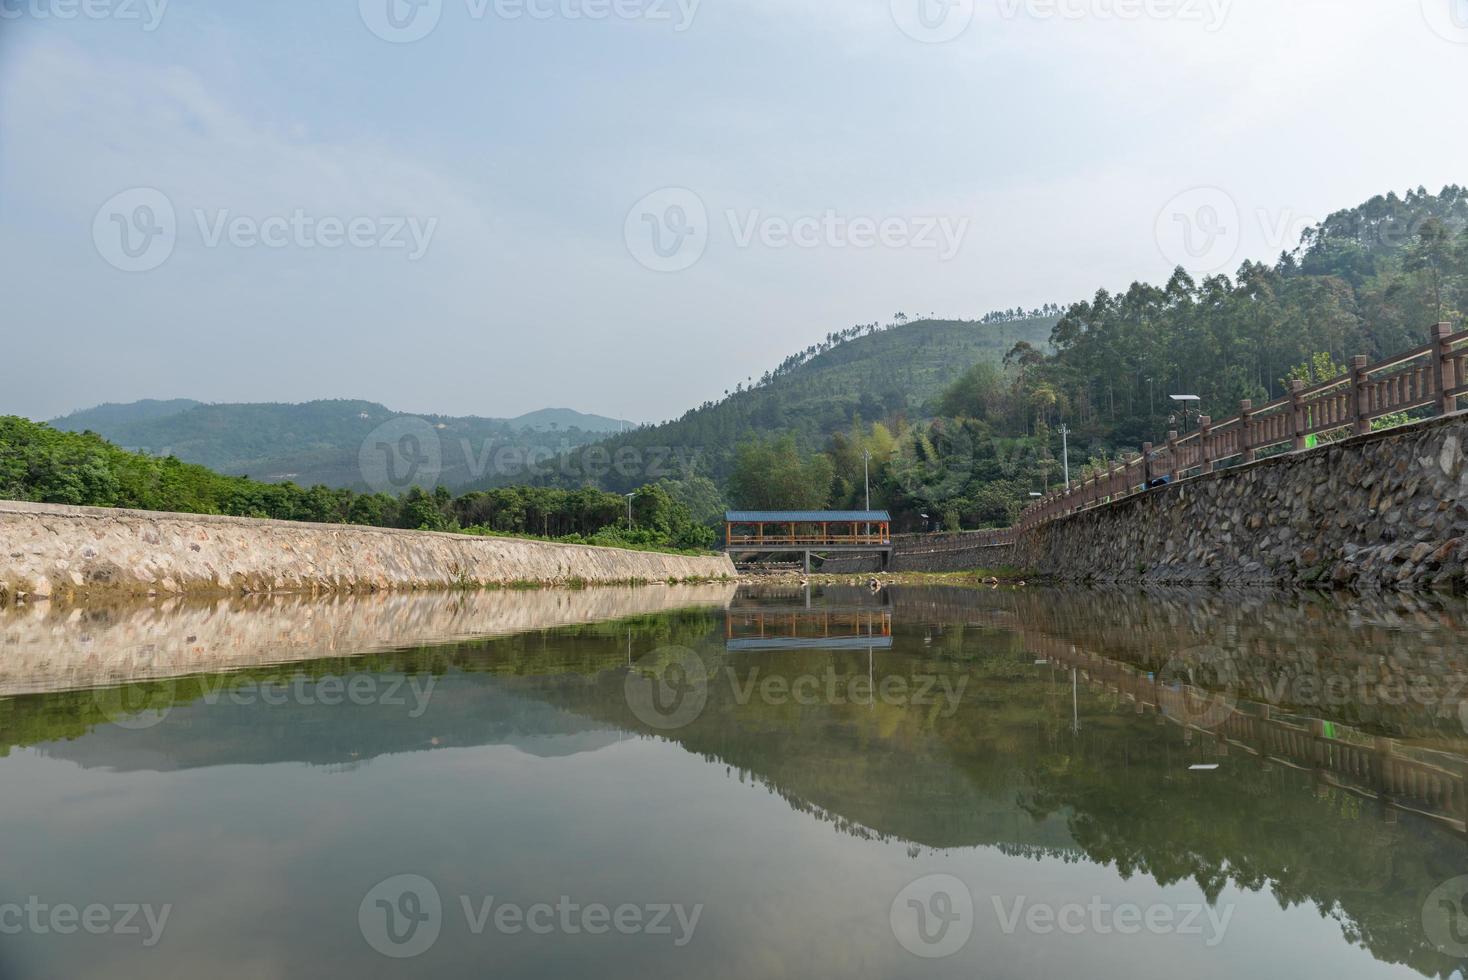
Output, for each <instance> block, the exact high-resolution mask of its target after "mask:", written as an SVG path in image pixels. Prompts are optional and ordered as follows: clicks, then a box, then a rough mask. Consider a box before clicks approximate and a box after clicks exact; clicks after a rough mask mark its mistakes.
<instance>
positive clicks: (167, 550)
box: [0, 501, 734, 602]
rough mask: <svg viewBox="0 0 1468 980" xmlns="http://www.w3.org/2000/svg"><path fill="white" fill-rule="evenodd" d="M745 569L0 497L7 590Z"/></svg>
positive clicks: (689, 576) (321, 584)
mask: <svg viewBox="0 0 1468 980" xmlns="http://www.w3.org/2000/svg"><path fill="white" fill-rule="evenodd" d="M733 575H734V566H733V565H732V564H731V563H730V561H729V559H728V558H727V557H726V556H724V555H710V556H699V557H695V556H683V555H664V554H657V553H654V552H642V551H623V550H621V549H617V548H593V547H589V546H585V545H570V544H553V543H550V542H544V541H524V540H520V539H517V538H480V537H471V536H468V535H460V534H435V533H430V532H426V531H400V530H394V529H388V528H371V527H357V526H352V525H342V524H305V523H296V522H292V521H264V520H253V519H250V518H243V517H214V516H208V515H198V514H161V513H151V512H147V511H134V510H113V509H109V508H97V507H60V506H56V505H53V504H32V503H21V502H16V501H0V602H4V601H12V600H14V599H16V598H54V599H73V598H90V597H111V596H128V595H194V594H202V595H209V594H215V595H218V594H231V593H274V592H295V593H321V592H370V591H388V590H402V589H447V588H468V587H481V588H483V587H493V586H507V585H515V584H519V583H534V584H538V585H566V584H572V583H586V584H589V585H597V584H617V583H632V582H666V581H668V580H672V579H676V580H678V581H691V580H699V579H718V578H724V577H726V576H727V577H732V576H733Z"/></svg>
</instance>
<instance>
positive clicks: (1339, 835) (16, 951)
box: [0, 587, 1468, 980]
mask: <svg viewBox="0 0 1468 980" xmlns="http://www.w3.org/2000/svg"><path fill="white" fill-rule="evenodd" d="M1464 624H1465V613H1464V610H1463V609H1462V608H1461V607H1458V606H1456V605H1441V604H1435V603H1430V602H1424V601H1421V600H1418V601H1407V600H1381V601H1367V600H1363V601H1361V602H1358V603H1356V604H1354V605H1353V606H1351V607H1342V606H1338V605H1334V604H1332V603H1331V602H1329V601H1326V600H1322V599H1318V598H1309V599H1302V598H1289V597H1262V596H1255V595H1247V594H1239V595H1227V594H1225V595H1222V596H1220V595H1218V594H1210V595H1200V594H1189V593H1177V594H1162V595H1155V596H1151V597H1142V596H1138V595H1135V594H1128V593H1089V594H1069V595H1060V594H1051V593H1045V592H1021V593H1012V592H1006V591H961V590H946V589H938V588H925V587H905V588H904V587H892V588H890V589H887V590H886V591H883V592H881V593H879V594H876V595H873V594H871V593H869V592H867V591H866V590H858V589H855V588H852V589H826V590H824V591H822V590H819V589H818V590H816V591H815V592H814V593H807V592H805V591H790V592H784V593H775V592H762V593H761V592H750V591H741V592H739V593H738V594H737V595H736V594H734V593H733V591H732V589H723V590H709V591H703V592H700V591H699V590H679V591H677V592H673V591H672V590H655V589H648V590H640V591H639V592H637V593H621V592H611V591H605V592H602V591H592V592H588V593H576V594H568V595H561V594H553V593H535V594H527V595H524V596H515V595H501V596H493V597H489V596H482V597H481V596H470V597H393V598H374V599H362V600H352V601H346V600H342V601H335V602H329V603H311V602H306V601H268V602H260V603H256V604H238V603H237V604H221V605H213V606H183V605H180V606H173V607H163V608H158V609H148V610H137V609H121V610H99V611H94V612H89V613H86V614H80V613H70V614H68V613H61V612H48V611H12V612H11V613H9V614H5V615H3V616H0V652H3V654H4V657H5V659H6V661H7V662H6V663H5V664H4V665H3V666H0V756H3V757H0V828H3V833H4V839H3V850H0V980H9V978H13V977H14V978H21V977H24V978H29V977H68V978H69V977H80V976H100V975H106V976H111V977H150V978H158V977H197V976H208V977H211V978H218V980H223V978H227V977H273V976H332V975H340V976H354V977H355V976H366V977H378V976H381V977H395V976H405V977H407V976H412V977H421V976H454V977H457V976H463V977H485V976H510V977H560V976H567V977H579V976H605V977H637V978H643V977H685V976H705V977H758V976H790V977H827V976H829V977H852V976H871V977H964V978H975V977H981V978H1007V977H1052V976H1053V977H1087V978H1109V977H1125V978H1143V977H1167V978H1176V977H1180V976H1181V977H1189V978H1207V977H1237V976H1257V977H1322V978H1324V977H1330V978H1337V977H1366V978H1369V977H1414V976H1435V977H1437V976H1440V977H1446V976H1451V975H1453V974H1454V973H1455V971H1459V970H1460V969H1461V966H1462V964H1464V963H1468V909H1465V905H1464V895H1465V893H1468V877H1465V876H1468V846H1465V835H1464V824H1463V821H1464V816H1465V805H1464V792H1465V756H1468V736H1465V724H1468V709H1465V708H1464V706H1463V700H1464V698H1463V695H1464V693H1465V691H1464V689H1465V683H1464V678H1468V647H1465V645H1464V642H1463V640H1464V632H1463V629H1464ZM488 633H494V634H499V635H495V636H486V635H483V634H488ZM369 651H370V652H369ZM323 658H324V659H323ZM204 663H226V664H228V665H229V667H230V670H229V671H227V672H224V673H219V672H214V673H210V672H208V671H207V670H205V669H201V667H200V665H201V664H204Z"/></svg>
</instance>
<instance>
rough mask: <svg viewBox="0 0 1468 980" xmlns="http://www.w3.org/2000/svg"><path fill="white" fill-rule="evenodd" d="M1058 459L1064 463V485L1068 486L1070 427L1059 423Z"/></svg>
mask: <svg viewBox="0 0 1468 980" xmlns="http://www.w3.org/2000/svg"><path fill="white" fill-rule="evenodd" d="M1060 461H1061V462H1062V463H1064V464H1065V485H1066V488H1067V489H1069V487H1070V427H1069V426H1068V425H1066V424H1065V423H1064V422H1062V423H1060Z"/></svg>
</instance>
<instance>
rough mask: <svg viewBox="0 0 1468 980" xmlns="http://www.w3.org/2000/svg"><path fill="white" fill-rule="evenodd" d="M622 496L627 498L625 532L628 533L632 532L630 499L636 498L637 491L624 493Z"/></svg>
mask: <svg viewBox="0 0 1468 980" xmlns="http://www.w3.org/2000/svg"><path fill="white" fill-rule="evenodd" d="M622 496H624V497H626V498H627V530H629V531H630V530H632V498H633V497H635V496H637V491H635V490H634V491H632V492H631V493H624V494H622Z"/></svg>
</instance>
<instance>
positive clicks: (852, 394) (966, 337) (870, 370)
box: [485, 309, 1059, 490]
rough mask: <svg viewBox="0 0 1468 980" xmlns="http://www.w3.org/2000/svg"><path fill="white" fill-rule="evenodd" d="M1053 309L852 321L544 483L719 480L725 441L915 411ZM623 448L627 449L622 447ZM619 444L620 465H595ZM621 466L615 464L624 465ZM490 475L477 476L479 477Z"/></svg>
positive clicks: (581, 457) (733, 443)
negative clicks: (623, 459) (719, 395)
mask: <svg viewBox="0 0 1468 980" xmlns="http://www.w3.org/2000/svg"><path fill="white" fill-rule="evenodd" d="M1058 314H1059V310H1058V309H1057V310H1055V315H1049V309H1047V310H1045V311H1039V310H1037V311H1034V312H1033V313H1030V314H1026V313H1022V312H1021V311H1012V312H1006V313H998V314H990V315H989V316H987V317H985V318H984V319H983V320H979V321H974V320H919V321H913V322H907V321H906V320H905V318H899V319H898V322H896V323H893V324H888V325H887V326H885V327H882V326H879V325H878V324H876V323H871V324H861V325H858V326H856V327H852V328H850V329H848V330H844V331H841V332H839V333H833V334H829V335H827V338H826V340H825V341H824V342H822V343H819V344H813V345H811V346H810V347H808V348H806V349H805V350H804V351H801V352H799V353H797V354H793V355H791V356H790V357H787V358H786V359H785V361H784V362H783V363H782V364H780V366H779V367H777V368H775V369H773V370H771V371H769V372H767V373H766V374H765V375H764V376H763V377H761V378H758V379H750V380H749V381H748V382H741V383H740V384H739V385H738V386H737V387H736V388H734V389H733V390H731V391H728V392H726V393H725V397H724V398H723V399H722V400H720V401H717V402H714V401H709V402H705V403H704V404H702V405H700V406H698V407H697V408H694V409H691V410H689V411H688V412H687V413H685V414H684V415H683V416H682V417H681V418H679V419H676V420H674V421H671V422H665V423H662V424H661V425H651V426H644V427H642V428H639V429H636V430H634V431H631V432H627V433H625V434H622V435H618V436H613V437H612V438H609V439H607V440H606V441H604V442H602V443H600V444H598V445H597V447H596V449H595V453H594V455H591V456H588V455H587V451H586V450H581V451H580V452H579V453H576V454H573V456H572V457H571V458H570V459H567V460H564V461H562V463H563V465H560V466H558V467H557V472H556V473H555V475H554V476H548V477H545V478H544V479H545V481H546V482H555V483H560V484H563V485H578V484H579V483H581V482H583V481H584V480H585V479H586V478H587V474H593V475H595V476H596V477H597V478H598V480H599V482H600V485H601V486H603V487H606V488H607V489H612V490H627V489H631V488H632V487H635V486H638V485H640V484H642V483H645V482H648V481H650V480H658V479H663V478H665V477H671V478H682V477H685V476H687V475H689V473H688V472H687V471H688V470H689V469H694V470H695V472H696V474H697V475H699V476H707V477H711V478H712V479H714V480H717V481H720V482H722V481H724V480H725V479H727V477H728V476H729V474H730V472H731V469H732V465H733V460H734V455H735V450H736V449H737V447H738V446H739V444H740V443H742V442H745V441H748V440H750V439H753V438H769V437H773V436H779V435H786V434H790V435H793V436H794V437H795V440H796V442H797V444H798V445H799V447H800V448H801V449H802V450H805V451H808V452H814V451H818V450H821V449H823V448H825V445H826V441H827V439H828V438H829V437H830V436H831V435H832V434H833V433H836V432H838V431H842V430H845V429H847V428H849V427H850V426H851V423H852V419H853V417H856V416H859V417H860V418H862V419H863V420H865V421H867V422H873V421H879V420H883V419H895V418H920V417H923V416H926V415H929V414H932V412H933V411H934V410H935V402H936V399H937V398H938V396H939V395H941V394H942V392H943V391H944V390H945V389H946V388H947V387H948V386H949V385H951V384H952V383H953V382H954V381H955V380H957V378H958V377H959V376H960V375H961V374H963V372H964V371H965V370H967V369H968V368H970V367H972V366H973V365H974V364H975V363H978V362H989V363H993V364H998V363H1000V361H1001V360H1002V359H1003V357H1004V355H1005V354H1006V353H1008V352H1009V351H1010V350H1011V349H1012V348H1013V347H1014V346H1015V344H1017V343H1021V342H1025V343H1029V344H1031V345H1033V346H1034V347H1036V348H1039V349H1044V348H1046V347H1047V346H1048V343H1049V339H1050V331H1051V329H1052V328H1053V327H1054V326H1055V323H1056V320H1057V319H1058ZM628 451H632V452H628ZM619 453H625V454H627V455H628V457H629V458H631V459H633V460H635V463H634V465H632V466H630V467H625V468H624V467H619V466H612V467H610V470H611V471H610V472H606V470H607V469H608V468H609V467H608V466H606V465H605V464H600V465H599V460H602V459H604V458H605V459H610V460H615V459H617V457H618V454H619ZM624 470H625V471H624ZM494 482H512V481H506V480H495V479H493V478H491V479H490V480H486V481H485V485H490V484H492V483H494Z"/></svg>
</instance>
